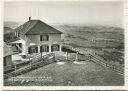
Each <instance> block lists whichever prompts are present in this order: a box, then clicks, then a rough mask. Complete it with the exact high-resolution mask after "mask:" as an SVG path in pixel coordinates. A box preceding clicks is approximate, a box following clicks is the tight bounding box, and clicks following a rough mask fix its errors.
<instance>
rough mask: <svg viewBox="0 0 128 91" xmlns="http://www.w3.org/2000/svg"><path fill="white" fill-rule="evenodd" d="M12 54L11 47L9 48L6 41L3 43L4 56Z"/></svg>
mask: <svg viewBox="0 0 128 91" xmlns="http://www.w3.org/2000/svg"><path fill="white" fill-rule="evenodd" d="M12 54H13V51H12V49H11V48H9V46H8V45H7V44H6V43H4V57H5V56H9V55H12Z"/></svg>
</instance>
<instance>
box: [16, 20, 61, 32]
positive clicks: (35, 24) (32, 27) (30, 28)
mask: <svg viewBox="0 0 128 91" xmlns="http://www.w3.org/2000/svg"><path fill="white" fill-rule="evenodd" d="M15 31H19V32H21V33H23V34H49V33H50V34H55V33H57V34H61V33H62V32H60V31H59V30H57V29H55V28H53V27H51V26H49V25H48V24H46V23H44V22H42V21H40V20H29V21H28V22H26V23H24V24H23V25H21V26H19V27H18V28H16V29H15Z"/></svg>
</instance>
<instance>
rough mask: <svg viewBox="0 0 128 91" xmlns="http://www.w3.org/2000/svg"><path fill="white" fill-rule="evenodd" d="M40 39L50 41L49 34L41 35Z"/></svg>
mask: <svg viewBox="0 0 128 91" xmlns="http://www.w3.org/2000/svg"><path fill="white" fill-rule="evenodd" d="M40 41H49V36H48V35H40Z"/></svg>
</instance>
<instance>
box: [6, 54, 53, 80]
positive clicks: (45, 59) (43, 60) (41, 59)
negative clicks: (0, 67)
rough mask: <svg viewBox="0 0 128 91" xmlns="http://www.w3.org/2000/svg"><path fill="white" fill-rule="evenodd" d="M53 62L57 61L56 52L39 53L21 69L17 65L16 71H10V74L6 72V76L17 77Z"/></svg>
mask: <svg viewBox="0 0 128 91" xmlns="http://www.w3.org/2000/svg"><path fill="white" fill-rule="evenodd" d="M53 62H55V54H54V53H49V54H46V55H43V56H41V54H38V55H37V56H35V57H33V58H31V59H30V63H29V64H27V65H26V66H23V67H21V68H19V69H18V68H17V67H15V71H13V72H11V73H8V74H4V78H9V77H15V76H17V75H21V74H24V73H26V72H29V71H31V70H34V69H37V68H39V67H42V66H45V65H48V64H50V63H53Z"/></svg>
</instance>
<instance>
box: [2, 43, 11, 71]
mask: <svg viewBox="0 0 128 91" xmlns="http://www.w3.org/2000/svg"><path fill="white" fill-rule="evenodd" d="M12 54H13V52H12V50H11V48H9V46H8V45H7V44H6V43H4V60H3V65H4V72H5V71H10V70H11V69H12V67H13V62H12Z"/></svg>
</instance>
